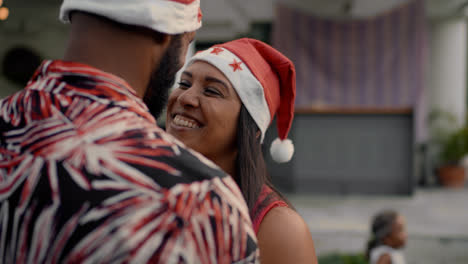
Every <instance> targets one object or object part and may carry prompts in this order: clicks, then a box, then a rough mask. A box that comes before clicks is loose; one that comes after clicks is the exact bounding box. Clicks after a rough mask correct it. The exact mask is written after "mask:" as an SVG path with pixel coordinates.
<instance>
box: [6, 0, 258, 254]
mask: <svg viewBox="0 0 468 264" xmlns="http://www.w3.org/2000/svg"><path fill="white" fill-rule="evenodd" d="M60 17H61V19H62V20H64V21H70V22H71V32H70V39H69V43H68V46H67V49H66V53H65V57H64V60H62V61H60V60H57V61H45V62H43V63H42V65H41V66H40V67H39V69H38V70H37V71H36V73H35V74H34V76H33V77H32V79H31V80H30V82H29V83H28V85H27V86H26V88H25V89H24V90H23V91H21V92H18V93H16V94H14V95H12V96H10V97H8V98H6V99H4V100H3V101H0V263H15V262H16V263H23V262H34V263H57V262H58V263H81V262H86V263H122V262H125V263H148V262H151V263H232V262H239V263H251V262H253V263H255V262H257V261H258V250H257V246H256V238H255V235H254V232H253V230H252V227H251V223H250V220H249V213H248V209H247V207H246V205H245V202H244V201H243V199H242V195H241V193H240V191H239V189H238V188H237V186H236V184H235V183H234V181H233V180H232V178H231V177H229V176H226V175H225V174H224V173H223V172H222V171H220V170H219V169H218V168H217V167H216V166H215V165H213V164H212V163H211V162H209V161H207V160H206V159H204V158H203V157H202V156H201V155H199V154H197V153H195V152H193V151H191V150H189V149H186V148H184V147H183V146H182V145H181V143H179V142H177V141H176V140H175V139H173V138H172V137H171V136H170V135H168V134H166V133H165V132H163V131H162V130H161V129H160V128H158V127H157V126H156V124H155V120H154V118H153V116H152V115H151V114H154V115H155V116H157V115H159V113H160V112H161V109H162V108H163V107H164V103H165V100H166V97H167V90H168V88H169V87H170V86H171V85H172V83H173V81H174V76H175V73H176V71H177V70H178V69H180V68H181V66H182V65H183V63H184V58H185V52H186V49H187V46H188V44H189V43H190V42H191V41H192V39H193V37H194V34H195V33H194V31H195V30H197V29H198V28H199V27H200V25H201V21H200V20H201V14H200V13H199V0H134V1H124V0H65V1H64V3H63V5H62V7H61V14H60ZM143 100H144V102H145V103H146V105H145V104H144V103H143ZM147 106H148V108H149V110H148V108H147Z"/></svg>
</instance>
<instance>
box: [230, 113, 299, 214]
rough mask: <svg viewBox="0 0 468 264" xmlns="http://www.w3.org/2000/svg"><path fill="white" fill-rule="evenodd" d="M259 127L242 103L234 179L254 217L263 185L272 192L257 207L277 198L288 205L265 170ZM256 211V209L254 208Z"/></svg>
mask: <svg viewBox="0 0 468 264" xmlns="http://www.w3.org/2000/svg"><path fill="white" fill-rule="evenodd" d="M259 131H260V129H259V128H258V126H257V124H256V123H255V121H254V120H253V119H252V117H251V116H250V114H249V112H248V111H247V109H246V108H245V106H244V105H242V106H241V110H240V114H239V122H238V129H237V136H236V137H237V138H236V140H237V150H238V153H237V158H236V177H235V181H236V182H237V185H239V187H240V189H241V191H242V194H243V195H244V199H245V200H246V202H247V205H248V207H249V211H250V216H251V218H252V219H254V216H255V213H256V212H254V211H253V210H254V207H255V205H256V203H257V199H258V196H259V195H260V192H261V191H262V188H263V186H264V185H267V186H268V187H270V188H271V189H272V190H273V194H271V195H270V196H269V197H267V198H266V199H265V200H264V202H262V203H261V204H259V207H260V208H261V207H263V206H266V205H267V204H268V202H269V200H271V199H273V198H275V197H273V195H274V196H276V197H277V198H279V199H281V200H283V201H285V202H286V203H287V204H288V205H290V207H291V208H293V207H292V206H291V204H290V203H289V201H288V200H287V199H286V198H285V197H284V196H283V195H282V194H281V193H280V192H279V191H278V190H277V189H276V188H275V187H274V186H273V184H272V182H271V178H270V176H269V174H268V172H267V168H266V164H265V160H264V158H263V153H262V145H261V142H260V140H261V137H260V136H259V133H261V132H259ZM256 211H258V210H256Z"/></svg>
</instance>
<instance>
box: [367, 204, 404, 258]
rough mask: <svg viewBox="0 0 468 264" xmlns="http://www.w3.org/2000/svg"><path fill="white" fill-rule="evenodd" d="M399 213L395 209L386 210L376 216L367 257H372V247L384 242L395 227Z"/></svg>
mask: <svg viewBox="0 0 468 264" xmlns="http://www.w3.org/2000/svg"><path fill="white" fill-rule="evenodd" d="M397 216H398V213H397V212H396V211H394V210H384V211H382V212H380V213H378V214H377V215H376V216H374V218H373V220H372V226H371V237H370V239H369V241H368V242H367V250H366V257H367V259H368V260H369V259H370V253H371V251H372V249H374V248H375V247H377V246H380V245H382V244H383V239H384V238H385V237H386V236H388V235H389V234H390V233H391V232H392V229H393V223H394V222H395V220H396V218H397Z"/></svg>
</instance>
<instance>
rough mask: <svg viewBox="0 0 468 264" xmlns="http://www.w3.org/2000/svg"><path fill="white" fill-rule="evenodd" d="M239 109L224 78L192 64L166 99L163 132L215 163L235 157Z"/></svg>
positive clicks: (208, 67) (205, 66)
mask: <svg viewBox="0 0 468 264" xmlns="http://www.w3.org/2000/svg"><path fill="white" fill-rule="evenodd" d="M240 108H241V101H240V99H239V96H238V95H237V93H236V91H235V89H234V87H233V86H232V84H231V83H230V81H229V80H228V79H227V78H226V76H225V75H224V74H223V73H222V72H221V71H219V70H218V69H217V68H216V67H214V66H212V65H211V64H209V63H207V62H203V61H195V62H194V63H193V64H191V65H190V66H189V67H187V68H186V69H185V71H184V72H183V73H182V75H181V80H180V83H179V86H178V88H177V89H175V90H174V91H173V92H172V93H171V95H170V96H169V102H168V108H167V117H166V130H167V132H169V133H170V134H172V135H174V136H175V137H176V138H178V139H179V140H181V141H182V142H184V143H185V144H186V145H187V146H188V147H190V148H193V149H195V150H196V151H198V152H200V153H201V154H203V155H205V156H206V157H207V158H209V159H211V160H212V161H214V162H215V163H218V162H217V160H218V159H222V160H224V159H225V158H226V157H232V156H233V157H235V156H236V154H237V149H236V131H237V123H238V119H239V112H240ZM218 165H220V164H219V163H218Z"/></svg>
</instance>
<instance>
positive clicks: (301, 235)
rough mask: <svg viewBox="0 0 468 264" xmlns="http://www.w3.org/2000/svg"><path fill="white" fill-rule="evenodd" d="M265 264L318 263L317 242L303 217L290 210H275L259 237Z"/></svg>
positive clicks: (261, 258)
mask: <svg viewBox="0 0 468 264" xmlns="http://www.w3.org/2000/svg"><path fill="white" fill-rule="evenodd" d="M257 238H258V246H259V248H260V260H261V263H262V264H265V263H266V264H274V263H297V264H301V263H308V264H309V263H313V264H316V263H317V257H316V255H315V248H314V242H313V240H312V236H311V234H310V231H309V228H308V227H307V225H306V223H305V222H304V220H303V219H302V217H301V216H300V215H299V214H298V213H296V212H295V211H294V210H292V209H290V208H288V207H275V208H273V209H271V210H270V211H269V212H268V214H267V215H266V216H265V218H263V221H262V222H261V224H260V229H259V231H258V234H257Z"/></svg>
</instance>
